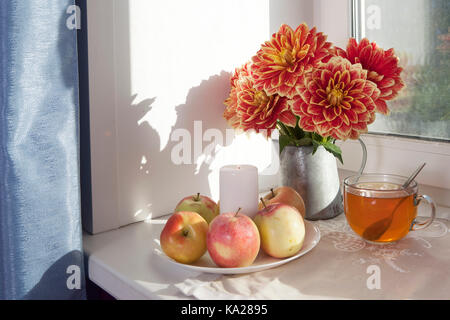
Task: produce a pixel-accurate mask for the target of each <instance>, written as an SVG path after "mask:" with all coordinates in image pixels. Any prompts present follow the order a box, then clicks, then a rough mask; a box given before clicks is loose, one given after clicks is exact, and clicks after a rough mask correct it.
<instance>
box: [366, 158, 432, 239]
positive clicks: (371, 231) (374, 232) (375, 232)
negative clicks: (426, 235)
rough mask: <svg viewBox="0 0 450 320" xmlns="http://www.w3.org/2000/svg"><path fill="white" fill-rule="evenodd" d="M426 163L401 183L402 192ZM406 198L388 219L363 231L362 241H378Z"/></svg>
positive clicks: (398, 204)
mask: <svg viewBox="0 0 450 320" xmlns="http://www.w3.org/2000/svg"><path fill="white" fill-rule="evenodd" d="M425 164H426V163H423V164H421V165H420V166H419V168H417V169H416V170H415V171H414V172H413V173H412V174H411V176H410V177H409V178H408V179H407V180H406V181H405V182H404V183H403V185H402V190H404V189H406V188H408V187H409V185H410V184H411V182H413V181H414V178H415V177H417V175H418V174H419V172H420V171H422V169H423V167H425ZM407 198H408V197H404V198H403V199H402V200H400V201H399V202H398V203H397V205H396V206H395V208H394V210H392V213H391V214H390V216H389V217H387V218H384V219H382V220H380V221H377V222H375V223H373V224H371V225H370V226H369V227H367V229H366V230H364V232H363V235H362V237H363V238H364V239H367V240H369V241H375V240H377V239H379V238H380V237H381V236H382V235H383V234H384V233H385V232H386V231H387V229H389V227H390V226H391V223H392V220H393V218H394V213H395V211H397V209H398V208H399V207H400V205H401V204H402V203H403V202H404V201H405V200H406V199H407Z"/></svg>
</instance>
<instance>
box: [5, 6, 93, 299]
mask: <svg viewBox="0 0 450 320" xmlns="http://www.w3.org/2000/svg"><path fill="white" fill-rule="evenodd" d="M73 4H74V1H73V0H46V1H43V0H25V1H24V0H1V1H0V54H1V57H0V299H84V298H85V283H84V269H83V254H82V231H81V221H80V219H81V218H80V187H79V186H80V184H79V179H80V177H79V142H78V141H79V140H78V105H79V104H78V64H77V45H76V41H77V39H76V29H71V28H69V27H68V25H70V24H68V23H67V21H69V20H70V19H72V18H71V13H73V12H71V11H69V13H68V8H69V6H71V5H73ZM72 20H73V19H72Z"/></svg>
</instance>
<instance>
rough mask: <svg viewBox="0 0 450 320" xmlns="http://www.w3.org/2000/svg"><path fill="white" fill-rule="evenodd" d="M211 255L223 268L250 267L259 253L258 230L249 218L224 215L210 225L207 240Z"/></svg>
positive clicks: (234, 214)
mask: <svg viewBox="0 0 450 320" xmlns="http://www.w3.org/2000/svg"><path fill="white" fill-rule="evenodd" d="M206 239H207V240H206V245H207V248H208V252H209V255H210V256H211V258H212V259H213V261H214V262H215V263H216V264H217V265H218V266H219V267H223V268H237V267H246V266H249V265H251V264H252V263H253V261H255V259H256V256H257V255H258V252H259V247H260V239H259V232H258V228H257V227H256V225H255V223H254V222H253V220H252V219H250V218H249V217H248V216H246V215H243V214H240V213H239V212H238V213H223V214H221V215H219V216H217V217H216V218H215V219H214V220H213V221H212V222H211V224H210V225H209V231H208V235H207V238H206Z"/></svg>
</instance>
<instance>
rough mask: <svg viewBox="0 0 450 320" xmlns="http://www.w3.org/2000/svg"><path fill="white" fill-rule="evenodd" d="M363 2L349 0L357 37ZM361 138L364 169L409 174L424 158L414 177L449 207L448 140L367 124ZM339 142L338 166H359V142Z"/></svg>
mask: <svg viewBox="0 0 450 320" xmlns="http://www.w3.org/2000/svg"><path fill="white" fill-rule="evenodd" d="M321 1H323V0H321ZM363 5H364V0H349V1H348V10H349V14H348V16H349V19H350V21H349V28H348V31H347V32H348V33H349V36H352V37H355V38H356V39H360V36H361V34H362V33H361V32H360V27H358V26H361V24H362V23H364V19H360V17H359V15H358V14H357V13H358V11H357V10H361V7H362V6H363ZM336 27H338V26H337V25H336ZM342 32H344V30H342ZM331 41H332V39H331ZM362 140H363V141H364V142H365V144H366V145H367V149H368V154H369V159H368V161H367V165H366V169H365V172H383V173H397V174H400V175H409V174H410V172H412V171H413V170H414V169H415V168H416V167H417V166H418V165H419V164H420V163H422V162H426V163H427V167H425V169H424V171H423V173H422V174H421V175H419V176H418V177H417V179H416V180H417V181H418V182H419V183H420V184H423V185H426V186H430V187H431V188H434V189H436V190H439V191H438V193H439V196H438V198H439V200H437V202H438V204H439V205H441V206H445V207H450V170H448V164H450V143H449V142H446V141H443V140H439V139H429V138H424V139H421V138H418V137H411V136H406V135H399V134H380V133H373V132H370V127H369V133H367V134H364V135H362ZM338 145H340V147H341V148H342V151H343V156H344V164H339V168H340V169H342V170H346V171H351V172H356V171H357V170H358V169H359V167H360V161H361V154H362V150H361V146H360V144H359V142H358V141H345V142H343V141H339V142H338ZM374 155H375V156H374ZM435 192H436V191H435Z"/></svg>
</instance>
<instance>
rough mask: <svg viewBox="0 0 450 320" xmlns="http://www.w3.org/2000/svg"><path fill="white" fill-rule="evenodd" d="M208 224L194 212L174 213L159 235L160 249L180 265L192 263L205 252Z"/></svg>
mask: <svg viewBox="0 0 450 320" xmlns="http://www.w3.org/2000/svg"><path fill="white" fill-rule="evenodd" d="M207 233H208V223H207V222H206V220H205V219H204V218H203V217H202V216H201V215H199V214H198V213H196V212H189V211H181V212H175V213H174V214H172V216H171V217H170V218H169V219H168V220H167V222H166V225H165V226H164V229H163V230H162V232H161V235H160V238H159V240H160V243H161V248H162V250H163V251H164V253H165V254H166V255H167V256H169V257H170V258H172V259H174V260H175V261H178V262H180V263H187V264H189V263H193V262H195V261H197V260H198V259H200V258H201V257H202V256H203V255H204V254H205V252H206V235H207Z"/></svg>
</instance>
